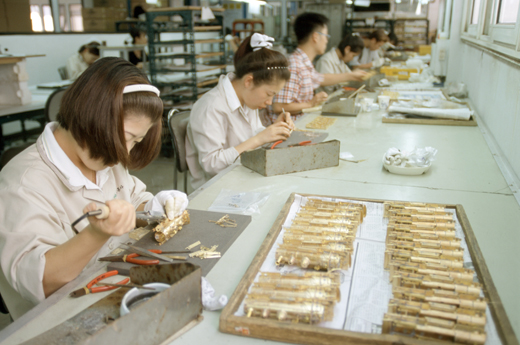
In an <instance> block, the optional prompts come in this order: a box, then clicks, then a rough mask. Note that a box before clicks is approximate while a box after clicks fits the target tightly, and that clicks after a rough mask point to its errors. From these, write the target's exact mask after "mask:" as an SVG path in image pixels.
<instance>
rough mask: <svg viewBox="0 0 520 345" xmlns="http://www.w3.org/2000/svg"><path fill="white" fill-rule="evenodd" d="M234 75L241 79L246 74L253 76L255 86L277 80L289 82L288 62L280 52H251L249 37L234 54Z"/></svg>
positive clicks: (263, 49) (266, 50)
mask: <svg viewBox="0 0 520 345" xmlns="http://www.w3.org/2000/svg"><path fill="white" fill-rule="evenodd" d="M234 63H235V75H236V77H237V78H242V77H243V76H245V75H246V74H248V73H252V74H253V81H254V83H255V85H261V84H265V83H270V82H273V81H277V80H285V81H287V80H289V78H290V77H291V72H290V71H289V68H288V67H289V61H287V58H286V57H285V56H284V55H283V54H282V53H280V52H277V51H275V50H271V49H267V48H261V49H258V50H256V51H253V48H252V47H251V36H249V37H247V38H246V39H244V41H242V43H241V44H240V47H238V50H237V51H236V53H235V58H234Z"/></svg>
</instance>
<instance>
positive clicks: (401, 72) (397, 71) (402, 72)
mask: <svg viewBox="0 0 520 345" xmlns="http://www.w3.org/2000/svg"><path fill="white" fill-rule="evenodd" d="M421 72H422V70H421V71H417V68H408V67H390V66H383V67H381V73H384V74H385V75H386V76H387V77H392V76H396V77H397V79H399V80H408V79H409V78H410V73H421Z"/></svg>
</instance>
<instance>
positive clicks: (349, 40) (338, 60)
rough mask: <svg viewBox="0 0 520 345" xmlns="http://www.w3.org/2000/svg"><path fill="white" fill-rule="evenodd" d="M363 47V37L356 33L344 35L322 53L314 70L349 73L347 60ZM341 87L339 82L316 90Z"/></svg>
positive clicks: (356, 54)
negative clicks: (337, 42)
mask: <svg viewBox="0 0 520 345" xmlns="http://www.w3.org/2000/svg"><path fill="white" fill-rule="evenodd" d="M363 48H364V44H363V39H361V37H360V36H359V35H358V34H352V35H350V34H349V35H347V36H345V37H344V38H343V39H342V40H341V42H339V44H338V46H337V47H334V48H332V49H331V50H329V51H328V52H327V53H325V54H323V55H322V56H321V57H320V58H319V60H318V62H317V63H316V70H317V71H318V72H319V73H323V74H325V73H336V74H339V73H351V72H352V71H351V70H350V68H348V66H347V62H350V61H352V59H353V58H354V57H355V56H358V55H359V53H361V51H362V50H363ZM339 88H341V85H340V84H336V85H332V86H324V87H321V88H319V89H318V91H325V92H328V93H332V92H334V91H336V90H337V89H339Z"/></svg>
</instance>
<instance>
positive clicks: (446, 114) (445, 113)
mask: <svg viewBox="0 0 520 345" xmlns="http://www.w3.org/2000/svg"><path fill="white" fill-rule="evenodd" d="M388 111H389V112H395V113H404V114H411V115H419V116H428V117H434V118H439V119H454V120H469V118H470V117H471V115H473V111H471V110H469V109H468V108H462V109H432V108H406V107H399V106H395V105H391V106H390V107H388Z"/></svg>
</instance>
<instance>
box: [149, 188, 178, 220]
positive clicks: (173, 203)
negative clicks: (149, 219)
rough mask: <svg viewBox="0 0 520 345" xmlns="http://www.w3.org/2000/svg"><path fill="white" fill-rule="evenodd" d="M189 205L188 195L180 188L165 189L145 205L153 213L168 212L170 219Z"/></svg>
mask: <svg viewBox="0 0 520 345" xmlns="http://www.w3.org/2000/svg"><path fill="white" fill-rule="evenodd" d="M187 207H188V196H187V195H186V193H183V192H179V191H178V190H163V191H162V192H159V193H157V194H156V195H155V196H154V197H153V199H152V200H150V201H148V202H147V203H146V205H144V210H145V211H150V212H151V213H152V214H166V216H167V217H168V219H173V218H175V217H178V216H180V215H181V214H182V212H184V210H186V208H187Z"/></svg>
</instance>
